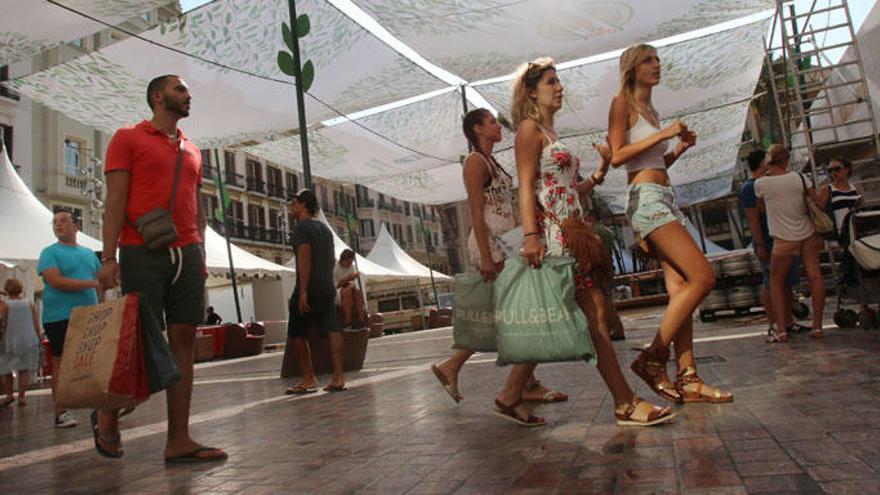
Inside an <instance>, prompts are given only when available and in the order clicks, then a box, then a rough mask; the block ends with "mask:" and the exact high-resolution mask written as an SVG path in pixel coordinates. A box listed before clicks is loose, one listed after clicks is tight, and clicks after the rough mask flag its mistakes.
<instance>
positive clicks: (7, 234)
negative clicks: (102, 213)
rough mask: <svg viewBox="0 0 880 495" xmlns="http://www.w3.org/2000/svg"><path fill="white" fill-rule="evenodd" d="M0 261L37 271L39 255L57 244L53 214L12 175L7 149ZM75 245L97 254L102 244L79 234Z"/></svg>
mask: <svg viewBox="0 0 880 495" xmlns="http://www.w3.org/2000/svg"><path fill="white" fill-rule="evenodd" d="M0 154H2V155H3V156H2V158H0V159H2V160H3V166H2V167H0V259H4V260H7V261H8V262H10V263H12V264H17V265H26V266H29V267H32V268H36V266H37V259H38V258H39V257H40V251H42V250H43V248H45V247H46V246H48V245H50V244H54V243H56V242H58V239H56V238H55V234H54V233H53V232H52V216H53V215H52V212H51V211H50V210H49V208H46V206H45V205H44V204H43V203H41V202H40V200H39V199H37V198H36V196H34V195H33V194H32V193H31V191H30V189H28V187H27V185H25V183H24V181H23V180H21V178H20V177H19V176H18V174H17V173H16V172H15V169H14V168H13V167H12V162H11V161H10V160H9V156H8V155H7V154H6V149H5V148H3V149H0ZM77 241H78V242H79V243H80V244H82V245H83V246H85V247H87V248H89V249H94V250H96V251H99V250H100V249H101V248H102V247H103V244H102V243H101V241H99V240H97V239H94V238H92V237H89V236H87V235H85V234H83V233H82V232H80V234H79V235H78V236H77Z"/></svg>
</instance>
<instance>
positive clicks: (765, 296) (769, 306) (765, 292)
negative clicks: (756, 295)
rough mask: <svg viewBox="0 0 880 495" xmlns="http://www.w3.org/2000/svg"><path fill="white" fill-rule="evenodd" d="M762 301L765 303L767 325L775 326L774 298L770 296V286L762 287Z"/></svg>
mask: <svg viewBox="0 0 880 495" xmlns="http://www.w3.org/2000/svg"><path fill="white" fill-rule="evenodd" d="M761 301H763V303H764V314H765V315H767V326H768V327H769V326H773V321H774V318H775V316H773V298H772V297H771V296H770V287H762V288H761Z"/></svg>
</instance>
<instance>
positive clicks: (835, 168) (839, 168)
mask: <svg viewBox="0 0 880 495" xmlns="http://www.w3.org/2000/svg"><path fill="white" fill-rule="evenodd" d="M841 170H843V167H831V168H829V169H828V171H829V172H831V173H837V172H840V171H841Z"/></svg>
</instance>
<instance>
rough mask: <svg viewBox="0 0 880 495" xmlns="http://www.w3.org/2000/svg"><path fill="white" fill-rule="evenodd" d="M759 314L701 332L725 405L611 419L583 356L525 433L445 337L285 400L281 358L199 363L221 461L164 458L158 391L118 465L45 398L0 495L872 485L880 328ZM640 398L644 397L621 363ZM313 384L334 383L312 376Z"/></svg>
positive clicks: (857, 489)
mask: <svg viewBox="0 0 880 495" xmlns="http://www.w3.org/2000/svg"><path fill="white" fill-rule="evenodd" d="M661 310H662V308H653V309H639V310H633V311H628V312H625V313H624V315H623V316H624V323H625V325H626V327H627V336H628V340H626V341H624V342H618V343H616V347H617V350H618V353H619V355H620V357H621V361H622V362H624V363H629V362H630V361H631V360H632V359H633V358H634V357H635V351H634V348H636V347H637V346H639V345H641V344H644V343H646V342H647V341H648V340H649V339H650V336H651V334H652V333H653V331H654V329H655V328H656V325H657V321H658V319H659V314H660V311H661ZM763 328H764V323H763V322H762V320H761V317H759V316H754V317H741V318H726V319H725V318H722V319H720V320H718V321H716V322H713V323H711V324H702V323H698V324H697V330H696V335H697V338H698V340H699V341H700V342H699V343H698V344H697V346H696V348H697V356H698V360H699V370H700V374H701V375H702V376H703V378H704V379H705V380H706V381H707V382H708V383H712V384H718V385H722V386H724V387H726V388H728V389H730V390H732V391H733V392H734V393H735V396H736V401H735V402H734V403H732V404H727V405H701V404H697V405H688V406H676V409H677V412H678V417H677V418H676V420H675V422H674V423H672V424H670V425H666V426H663V427H658V428H648V429H635V428H628V429H623V428H618V427H617V426H615V424H614V421H613V412H612V403H611V401H610V395H609V394H608V392H607V390H606V389H605V387H604V385H603V384H602V382H601V380H600V378H599V376H598V373H597V372H596V370H595V369H593V367H592V366H588V365H585V364H583V363H565V364H547V365H541V366H539V368H538V371H537V374H538V376H539V378H541V379H542V380H543V382H544V383H545V384H548V385H550V386H552V387H554V388H556V389H561V390H564V391H566V392H568V393H569V394H570V395H571V399H570V400H569V401H568V402H565V403H561V404H554V405H546V406H541V407H540V408H539V414H541V415H543V416H545V417H546V418H547V419H548V421H549V422H550V425H549V426H548V427H545V428H537V429H522V428H519V427H517V426H515V425H513V424H511V423H508V422H505V421H503V420H501V419H499V418H498V417H496V416H494V415H493V414H492V398H493V394H494V392H495V391H496V390H497V389H498V388H499V387H500V386H501V384H502V381H503V379H504V377H505V374H506V369H499V368H497V367H496V366H495V365H494V355H492V354H479V355H476V356H475V357H474V358H472V360H471V362H470V363H468V365H467V366H465V368H464V370H463V373H462V376H461V384H460V388H461V391H462V394H463V395H464V396H465V400H464V401H463V402H462V403H461V404H455V403H453V402H452V401H451V400H450V399H449V398H448V397H447V396H446V395H445V394H444V393H443V391H442V389H441V388H440V386H439V385H438V384H437V382H436V381H435V379H434V376H433V375H432V374H431V373H430V372H429V371H428V368H427V365H428V364H429V363H430V362H433V361H436V360H438V359H439V358H441V357H443V356H445V355H447V354H448V352H449V351H448V349H449V346H450V344H451V331H450V330H449V329H438V330H430V331H424V332H418V333H410V334H403V335H398V336H392V337H383V338H380V339H375V340H372V341H371V342H370V344H369V352H368V356H367V363H366V365H365V369H364V370H363V371H362V372H360V373H350V374H349V375H348V377H347V378H348V383H349V387H350V388H349V390H348V391H346V392H344V393H337V394H332V395H330V394H325V393H319V394H313V395H309V396H304V397H298V398H290V397H287V396H284V395H283V394H282V393H283V390H284V388H285V386H287V385H289V384H290V383H291V381H289V380H280V379H279V378H278V370H279V368H280V362H281V354H280V353H273V354H264V355H263V356H259V357H257V358H248V359H245V360H238V361H234V362H220V363H207V364H203V365H200V366H199V368H198V370H197V373H196V382H197V383H196V387H195V392H194V397H193V426H192V430H193V432H194V436H195V437H196V438H197V439H198V440H200V441H202V442H204V443H207V444H210V445H217V446H221V447H223V448H225V449H226V450H227V451H228V452H229V455H230V458H229V460H228V461H227V462H225V463H223V464H213V465H189V466H176V467H166V466H165V465H164V463H163V462H162V449H163V445H164V423H163V421H164V416H165V404H164V401H165V399H164V396H157V397H155V398H153V399H151V400H150V401H149V402H147V403H146V404H144V405H143V406H141V407H140V408H138V410H137V411H136V412H135V413H134V414H132V415H130V416H128V417H126V418H125V419H123V420H122V426H123V432H122V436H123V442H124V445H125V457H123V458H122V459H119V460H108V459H104V458H101V457H99V456H98V455H97V454H96V453H95V452H94V450H93V447H92V439H91V435H90V433H89V431H88V430H89V429H88V426H87V424H88V417H87V411H76V413H75V414H76V416H77V418H78V419H79V421H80V425H79V426H78V427H76V428H73V429H69V430H56V429H54V428H53V427H52V419H53V418H52V411H51V402H50V398H49V396H48V394H47V391H45V390H40V391H35V392H34V393H33V394H32V395H31V396H30V400H29V402H28V405H27V406H26V407H11V408H6V409H3V410H0V490H2V493H4V494H5V493H9V494H18V493H41V494H42V493H106V492H125V493H139V494H142V493H146V494H149V493H163V494H164V493H175V494H176V493H190V492H191V493H247V494H262V493H331V494H332V493H366V494H369V493H376V494H378V493H381V494H386V493H406V494H434V493H438V494H439V493H456V494H470V493H473V494H485V493H706V494H710V493H711V494H739V493H781V492H791V493H822V492H827V493H858V494H863V493H880V474H878V473H880V417H878V416H874V413H875V412H877V411H878V410H880V380H878V376H880V359H878V358H877V356H878V352H880V331H863V330H838V329H835V328H831V329H829V330H828V331H826V334H827V337H826V338H825V339H824V340H822V341H813V340H812V339H810V338H808V337H805V336H798V337H797V338H796V339H794V341H793V342H792V343H790V344H787V345H772V346H771V345H767V344H764V343H763V339H762V337H761V336H760V333H761V332H762V329H763ZM627 376H628V378H629V379H630V381H631V383H633V384H634V385H636V386H637V392H638V393H639V394H640V395H642V396H644V397H647V398H649V399H651V400H654V401H659V400H660V399H658V398H656V397H654V396H652V394H651V393H650V392H648V390H647V389H646V387H645V386H644V385H643V384H641V383H638V384H636V378H635V376H633V375H632V374H631V373H629V371H627ZM322 380H323V381H326V380H327V377H322Z"/></svg>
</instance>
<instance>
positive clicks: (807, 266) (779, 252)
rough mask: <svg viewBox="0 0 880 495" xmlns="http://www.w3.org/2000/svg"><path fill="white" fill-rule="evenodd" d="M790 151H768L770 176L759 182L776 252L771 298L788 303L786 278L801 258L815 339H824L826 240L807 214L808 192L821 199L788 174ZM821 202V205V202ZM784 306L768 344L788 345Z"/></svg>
mask: <svg viewBox="0 0 880 495" xmlns="http://www.w3.org/2000/svg"><path fill="white" fill-rule="evenodd" d="M788 160H789V153H788V150H787V149H786V148H785V147H784V146H782V145H779V144H774V145H773V146H771V147H770V149H769V150H767V165H768V168H767V175H765V176H764V177H761V178H760V179H758V180H756V181H755V195H756V196H757V197H758V198H759V199H760V200H761V201H763V202H764V208H765V210H766V211H767V227H769V229H770V235H771V236H773V252H772V253H770V298H771V299H772V300H773V301H784V300H785V299H784V298H785V291H786V290H787V288H786V283H785V279H786V275H787V274H788V271H789V270H790V269H791V265H792V264H793V263H794V261H795V259H796V258H797V257H798V256H800V258H801V262H802V263H803V265H804V272H806V275H807V280H808V281H809V283H810V294H811V297H812V300H813V332H812V333H811V336H812V337H813V338H821V337H822V311H823V310H824V309H825V285H824V283H823V282H822V273H821V272H820V271H819V253H820V252H821V251H822V245H823V243H822V238H821V237H819V236H818V235H816V229H815V228H813V222H812V221H811V220H810V215H809V213H808V212H807V205H806V203H805V199H806V198H804V194H805V191H804V188H806V194H808V195H809V196H810V197H811V198H812V199H813V200H814V201H816V200H818V199H819V198H818V195H817V194H816V191H815V190H813V188H812V187H810V186H809V185H808V182H807V180H806V179H805V178H804V176H802V175H801V174H799V173H797V172H794V171H791V170H788ZM817 202H818V201H817ZM788 311H790V309H789V308H787V307H786V306H785V305H783V304H774V306H773V312H774V315H773V316H774V318H775V320H776V333H775V334H774V333H771V334H770V336H769V337H768V339H767V341H768V342H771V343H774V342H787V341H788V332H787V331H786V327H785V316H786V312H788Z"/></svg>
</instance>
